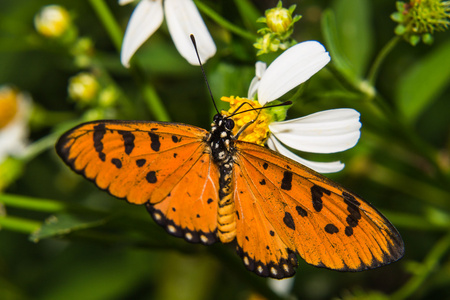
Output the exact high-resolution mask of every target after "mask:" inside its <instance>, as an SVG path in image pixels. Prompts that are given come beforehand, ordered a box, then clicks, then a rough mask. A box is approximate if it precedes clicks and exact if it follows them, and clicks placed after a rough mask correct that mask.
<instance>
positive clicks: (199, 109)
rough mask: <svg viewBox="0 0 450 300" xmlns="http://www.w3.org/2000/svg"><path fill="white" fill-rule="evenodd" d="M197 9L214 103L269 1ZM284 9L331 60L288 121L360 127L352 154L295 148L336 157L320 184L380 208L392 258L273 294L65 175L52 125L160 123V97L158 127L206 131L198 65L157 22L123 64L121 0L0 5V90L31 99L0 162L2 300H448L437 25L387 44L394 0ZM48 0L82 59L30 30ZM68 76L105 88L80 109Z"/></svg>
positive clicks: (236, 89)
mask: <svg viewBox="0 0 450 300" xmlns="http://www.w3.org/2000/svg"><path fill="white" fill-rule="evenodd" d="M196 3H198V7H199V9H200V12H201V13H202V16H203V18H204V20H205V23H206V24H207V26H208V29H209V30H210V32H211V35H212V37H213V39H214V41H215V43H216V46H217V49H218V50H217V53H216V55H215V56H214V57H213V58H211V59H210V60H209V61H208V63H207V64H206V66H205V69H206V73H207V77H208V79H209V83H210V85H211V88H212V92H213V95H214V97H215V99H220V97H221V96H229V95H240V96H246V95H247V89H248V85H249V83H250V80H251V79H252V77H253V76H254V64H255V62H256V61H257V60H258V59H263V60H266V61H270V60H272V59H273V57H274V56H273V55H272V56H271V55H266V56H262V57H258V58H257V57H256V56H255V53H256V49H254V48H253V46H252V45H253V43H254V42H255V41H254V40H253V41H252V40H251V38H249V36H250V37H253V36H256V30H257V29H258V28H260V27H261V24H257V23H256V22H255V21H256V19H257V18H258V17H259V16H263V15H264V11H265V9H268V8H271V7H275V6H276V4H277V1H269V0H266V1H250V0H235V1H209V0H203V1H196ZM294 3H295V4H297V8H296V10H295V13H296V14H301V15H302V16H303V18H302V19H301V20H300V21H299V22H298V23H296V25H295V32H294V38H295V39H296V40H297V41H298V42H301V41H306V40H318V41H320V42H321V43H323V44H324V45H325V47H326V48H327V50H328V51H329V52H330V54H331V58H332V62H331V64H330V65H329V66H327V68H325V69H324V70H322V71H321V72H319V73H318V74H317V75H315V76H314V77H313V78H312V79H311V80H309V81H308V83H306V84H304V85H303V86H302V88H301V89H302V90H301V97H300V99H299V100H298V101H297V102H296V103H295V105H294V106H293V108H292V109H290V110H289V117H299V116H303V115H306V114H309V113H313V112H317V111H320V110H324V109H330V108H339V107H351V108H355V109H357V110H358V111H359V112H361V122H362V124H363V127H362V135H361V139H360V141H359V143H358V144H357V146H355V147H354V148H353V149H351V150H348V151H346V152H343V153H338V154H333V155H305V157H306V158H309V159H316V160H322V161H332V160H341V161H343V162H345V164H346V168H345V169H344V170H343V171H341V172H339V173H337V174H332V175H330V176H329V177H331V178H332V179H333V180H336V181H337V182H339V183H341V184H343V185H344V186H345V187H347V188H349V189H350V190H352V191H354V192H356V193H357V194H359V195H361V196H362V197H363V198H364V199H366V200H367V201H369V202H370V203H372V204H373V205H374V206H375V207H377V209H379V210H380V211H381V212H382V213H383V214H385V215H386V216H387V217H388V219H389V220H390V221H391V222H392V223H393V224H394V225H395V226H396V227H397V229H398V230H399V231H400V233H401V235H402V237H403V239H404V242H405V248H406V254H405V257H404V258H403V259H402V260H400V261H399V262H396V263H394V264H391V265H389V266H385V267H382V268H379V269H375V270H370V271H365V272H360V273H340V272H336V271H330V270H326V269H319V268H315V267H312V266H309V265H307V264H306V263H304V262H303V261H302V260H301V259H300V265H299V268H298V271H297V274H296V276H295V278H294V281H293V282H292V287H290V288H288V289H286V290H285V291H284V292H285V293H284V294H282V295H280V294H277V293H276V292H274V290H273V289H272V288H271V284H268V281H269V280H267V279H264V278H259V277H258V276H256V275H255V274H253V273H250V272H248V271H246V269H245V267H244V265H243V264H242V262H241V260H240V258H239V257H238V256H237V255H236V254H235V253H234V249H233V247H232V246H230V245H222V244H216V245H213V246H210V247H205V246H201V245H193V244H189V243H186V242H185V241H183V240H181V239H177V238H174V237H172V236H169V235H168V234H167V233H166V232H165V231H164V229H162V228H160V227H159V226H157V225H156V224H155V223H154V222H153V221H152V220H151V217H150V216H149V215H148V214H147V212H146V210H145V208H144V207H138V206H134V205H129V204H127V203H125V202H124V201H121V200H117V199H115V198H113V197H111V196H109V195H108V194H107V193H105V192H102V191H100V190H98V189H97V188H96V187H95V186H94V185H93V184H92V183H90V182H88V181H87V180H85V179H83V178H82V177H81V176H78V175H75V174H74V173H72V172H71V171H70V170H69V169H68V168H67V167H66V166H65V165H64V164H63V163H62V161H61V160H60V159H59V158H58V157H57V155H56V153H55V151H54V148H53V145H54V143H55V141H56V139H57V137H58V136H59V135H60V134H61V133H62V132H64V130H67V129H68V128H70V127H71V126H73V125H76V124H78V123H81V122H82V121H86V120H90V119H101V118H112V119H136V120H161V119H164V118H163V117H161V114H158V112H155V109H154V107H155V106H154V105H155V101H158V100H160V103H161V104H162V106H163V107H164V109H165V111H166V112H167V116H168V117H169V118H170V120H172V121H176V122H182V123H188V124H192V125H196V126H200V127H203V128H206V129H209V124H210V122H211V117H212V116H213V113H214V111H213V107H212V104H211V101H210V98H209V95H208V92H207V89H206V86H205V83H204V81H203V78H202V75H201V71H200V68H198V67H195V66H191V65H189V64H188V63H187V62H186V61H185V60H184V59H183V58H182V57H181V56H180V55H179V53H178V52H177V51H176V49H175V47H174V45H173V42H172V40H171V38H170V35H169V33H168V30H167V27H166V25H165V23H163V25H162V28H161V29H160V30H158V31H157V32H156V33H155V34H154V35H153V36H152V37H151V39H150V40H149V41H148V42H147V43H146V44H145V45H144V46H143V47H142V48H141V49H140V50H139V51H138V52H137V54H136V56H135V58H134V61H133V62H134V63H133V65H132V67H131V68H130V69H126V68H124V67H123V66H122V65H121V64H120V58H119V57H120V56H119V51H118V46H119V47H120V41H121V34H122V33H123V31H124V30H125V28H126V25H127V22H128V19H129V16H130V14H131V12H132V11H133V5H127V6H119V5H118V3H117V1H113V0H109V1H100V0H90V1H74V0H66V1H53V2H51V1H41V0H16V1H1V2H0V85H3V84H8V85H12V86H14V87H16V88H17V89H19V90H20V91H22V92H25V93H28V94H29V95H30V96H31V98H32V99H33V112H32V116H31V119H30V136H29V140H30V146H29V147H30V149H29V151H28V152H27V153H28V155H27V156H26V158H24V159H18V160H17V161H14V163H13V164H12V166H5V165H1V167H0V168H3V169H2V170H1V172H0V173H1V174H2V176H3V178H0V181H4V182H5V181H7V182H6V183H4V184H5V187H4V190H3V191H0V204H3V205H2V206H1V207H0V208H1V209H0V222H1V223H0V226H1V231H0V299H262V298H258V297H264V298H266V299H275V298H285V297H287V295H291V296H292V295H294V297H296V298H298V299H333V298H334V299H336V298H339V299H450V289H449V288H448V287H449V286H450V260H449V250H450V230H449V229H450V172H449V170H450V169H449V166H450V163H449V147H450V143H449V142H450V140H449V138H450V131H449V129H450V126H449V124H450V118H449V117H448V115H449V112H450V89H449V82H450V59H449V57H450V39H449V37H450V35H449V32H438V33H436V34H434V43H433V44H432V45H425V44H424V43H419V44H417V45H416V46H411V45H410V44H409V43H408V42H406V41H404V40H402V39H401V38H398V39H396V38H395V34H394V29H395V27H396V23H395V22H393V21H392V20H391V18H390V15H391V14H392V13H393V12H395V11H396V6H395V2H393V1H387V0H380V1H369V0H333V1H310V0H305V1H284V3H283V6H284V7H289V6H290V5H291V4H294ZM48 4H58V5H61V6H63V7H65V8H66V9H67V10H68V11H69V12H70V14H71V17H72V18H73V24H74V28H76V32H77V38H78V39H79V38H84V42H85V43H87V44H86V45H89V46H88V49H89V51H85V52H83V51H81V54H80V52H77V51H76V49H74V47H73V43H72V42H67V41H66V42H65V41H61V40H55V39H48V38H45V37H43V36H41V35H39V34H38V33H37V32H36V31H35V28H34V25H33V18H34V16H35V14H36V13H37V12H39V10H40V9H41V7H43V6H44V5H48ZM205 7H206V8H205ZM207 8H210V9H211V10H212V12H213V13H211V12H208V11H207ZM108 17H112V19H111V20H112V23H108V22H107V18H108ZM220 18H221V19H220ZM222 21H223V22H225V23H223V22H222ZM221 22H222V23H221ZM230 24H233V25H235V26H237V27H238V28H240V29H241V30H242V31H243V32H245V33H247V35H245V34H240V33H239V32H237V31H234V29H233V28H232V27H231V25H230ZM114 26H116V27H114ZM114 30H116V31H114ZM386 45H391V46H392V47H391V48H389V46H388V47H386ZM383 51H386V52H385V54H386V56H384V57H383ZM380 53H382V54H381V56H380ZM278 54H279V53H277V55H278ZM377 58H378V59H379V60H377ZM377 62H380V65H379V67H374V64H375V65H376V64H377ZM80 72H90V73H91V74H94V76H95V77H96V78H97V79H98V81H99V85H100V89H101V90H103V91H104V90H107V91H110V92H111V93H112V94H113V95H114V96H113V97H111V98H107V97H106V100H104V101H103V102H102V101H100V100H98V99H97V100H96V101H94V102H92V103H87V104H86V103H82V102H80V101H75V100H73V99H71V98H70V97H69V95H68V83H69V80H70V78H72V77H73V76H75V75H76V74H78V73H80ZM294 92H295V91H294ZM291 94H293V93H291ZM219 102H220V101H219ZM220 106H221V107H222V108H226V106H225V105H223V104H222V103H221V104H220ZM38 229H40V230H39V231H36V230H38Z"/></svg>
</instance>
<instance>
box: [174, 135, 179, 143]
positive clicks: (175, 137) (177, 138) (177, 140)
mask: <svg viewBox="0 0 450 300" xmlns="http://www.w3.org/2000/svg"><path fill="white" fill-rule="evenodd" d="M179 141H181V138H179V137H177V136H176V135H172V142H174V143H178V142H179Z"/></svg>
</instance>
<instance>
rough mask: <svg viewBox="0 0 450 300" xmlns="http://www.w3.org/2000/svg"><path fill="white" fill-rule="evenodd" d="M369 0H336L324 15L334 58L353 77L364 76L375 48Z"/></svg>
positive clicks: (327, 42) (324, 29) (325, 36)
mask: <svg viewBox="0 0 450 300" xmlns="http://www.w3.org/2000/svg"><path fill="white" fill-rule="evenodd" d="M369 12H370V4H369V2H368V1H367V0H336V1H335V2H334V12H333V11H331V10H326V11H325V12H324V13H323V15H322V33H323V35H324V38H325V41H326V46H327V50H328V51H329V52H330V55H331V61H332V62H333V63H334V64H335V65H336V67H337V68H338V69H339V70H341V71H342V72H344V73H345V74H347V76H350V77H353V78H354V77H360V78H361V77H363V75H364V73H365V71H366V69H367V65H368V63H369V61H370V59H371V55H372V50H373V32H372V27H371V25H370V24H371V20H370V13H369Z"/></svg>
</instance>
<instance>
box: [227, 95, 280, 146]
mask: <svg viewBox="0 0 450 300" xmlns="http://www.w3.org/2000/svg"><path fill="white" fill-rule="evenodd" d="M220 100H222V101H225V102H228V103H230V109H229V110H228V111H224V112H223V114H225V115H227V116H230V115H231V114H232V113H234V112H235V111H236V109H238V108H239V107H240V108H239V111H246V110H250V111H247V112H244V113H238V114H235V115H234V116H232V119H233V121H234V123H235V127H234V129H233V134H237V133H238V132H239V130H240V129H241V128H242V126H244V125H245V124H247V123H250V122H252V121H253V120H256V121H255V122H254V123H253V124H251V125H250V126H249V127H247V129H245V131H244V132H242V133H241V135H240V136H239V140H240V141H245V142H250V143H255V144H258V145H261V146H263V145H264V143H265V142H266V140H267V138H268V136H269V123H270V122H271V119H272V118H271V116H270V115H269V114H268V113H266V112H265V110H257V111H256V110H251V109H252V108H261V107H262V106H261V104H259V102H258V101H256V100H249V99H246V98H240V97H234V96H231V97H222V98H221V99H220ZM243 103H248V104H249V105H243ZM241 105H243V106H241ZM258 113H259V115H258Z"/></svg>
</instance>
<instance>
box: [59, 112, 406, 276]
mask: <svg viewBox="0 0 450 300" xmlns="http://www.w3.org/2000/svg"><path fill="white" fill-rule="evenodd" d="M233 128H234V122H233V120H232V119H231V118H230V117H227V116H223V115H221V114H217V115H216V116H215V117H214V122H213V123H212V129H211V132H208V131H206V130H204V129H201V128H198V127H195V126H190V125H185V124H180V123H163V122H141V121H95V122H89V123H84V124H81V125H79V126H77V127H75V128H73V129H71V130H69V131H68V132H66V133H65V134H64V135H63V136H62V137H61V138H60V139H59V141H58V143H57V145H56V150H57V152H58V154H59V156H60V157H61V158H62V159H63V160H64V162H65V163H66V164H67V165H69V166H70V167H71V168H72V169H73V170H74V171H75V172H77V173H80V174H82V175H83V176H84V177H86V178H87V179H89V180H92V181H93V182H94V183H95V184H96V185H97V186H98V187H99V188H101V189H103V190H107V191H108V192H109V193H110V194H112V195H114V196H116V197H118V198H124V199H126V200H127V201H128V202H130V203H134V204H145V205H146V207H147V209H148V211H149V212H150V214H151V216H152V217H153V219H154V220H155V222H156V223H158V224H159V225H161V226H163V227H164V228H165V229H166V230H167V232H169V233H170V234H172V235H174V236H177V237H183V238H184V239H185V240H187V241H188V242H192V243H202V244H205V245H209V244H212V243H214V242H216V241H221V242H222V243H229V242H232V241H234V240H235V241H236V244H237V247H236V248H237V253H238V254H239V256H240V257H241V258H242V259H243V262H244V264H245V266H246V267H247V269H248V270H250V271H253V272H255V273H256V274H258V275H260V276H264V277H273V278H278V279H280V278H285V277H290V276H293V275H294V273H295V269H296V267H297V255H300V256H301V257H302V258H303V259H304V260H305V261H306V262H307V263H309V264H312V265H315V266H317V267H324V268H329V269H334V270H339V271H362V270H366V269H371V268H376V267H379V266H382V265H386V264H389V263H391V262H394V261H396V260H398V259H400V258H401V257H402V256H403V253H404V246H403V241H402V239H401V237H400V234H399V233H398V232H397V230H396V229H395V228H394V226H393V225H392V224H391V223H389V221H388V220H387V219H386V218H385V217H384V216H383V215H381V214H380V213H379V212H378V211H377V210H376V209H375V208H374V207H372V206H371V205H370V204H368V203H367V202H365V201H364V200H362V199H361V198H360V197H358V196H356V195H355V194H353V193H351V192H349V191H348V190H346V189H344V188H343V187H341V186H339V185H338V184H336V183H334V182H333V181H331V180H329V179H327V178H325V177H324V176H322V175H320V174H318V173H316V172H315V171H313V170H311V169H309V168H307V167H305V166H303V165H301V164H299V163H297V162H295V161H293V160H291V159H289V158H286V157H284V156H282V155H280V154H278V153H276V152H274V151H272V150H269V149H267V148H264V147H261V146H258V145H256V144H252V143H248V142H243V141H239V140H237V138H236V136H233V134H232V129H233Z"/></svg>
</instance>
